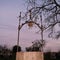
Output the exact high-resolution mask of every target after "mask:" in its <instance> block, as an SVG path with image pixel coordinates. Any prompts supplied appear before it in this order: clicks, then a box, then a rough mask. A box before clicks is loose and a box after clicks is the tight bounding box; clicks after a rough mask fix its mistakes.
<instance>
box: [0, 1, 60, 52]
mask: <svg viewBox="0 0 60 60" xmlns="http://www.w3.org/2000/svg"><path fill="white" fill-rule="evenodd" d="M20 11H22V12H25V11H26V5H25V0H0V45H7V46H8V47H12V46H14V45H16V44H17V27H18V20H19V19H18V16H19V13H20ZM38 30H39V28H38V27H37V28H34V27H33V28H31V29H29V27H28V26H27V25H25V26H23V28H22V29H21V33H20V42H19V44H20V46H21V47H24V48H25V47H27V46H31V44H32V43H31V42H32V41H34V40H39V39H40V34H36V33H35V32H37V31H38ZM46 36H47V35H44V38H45V40H46V47H45V50H47V48H48V49H51V51H58V50H59V48H60V40H56V39H55V40H54V39H53V40H52V39H48V38H47V37H46Z"/></svg>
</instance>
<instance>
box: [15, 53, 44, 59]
mask: <svg viewBox="0 0 60 60" xmlns="http://www.w3.org/2000/svg"><path fill="white" fill-rule="evenodd" d="M16 60H44V57H43V53H42V52H17V54H16Z"/></svg>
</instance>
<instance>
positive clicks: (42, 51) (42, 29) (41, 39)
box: [40, 13, 43, 52]
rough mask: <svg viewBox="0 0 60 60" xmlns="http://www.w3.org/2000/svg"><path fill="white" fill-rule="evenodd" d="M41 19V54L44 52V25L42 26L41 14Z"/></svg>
mask: <svg viewBox="0 0 60 60" xmlns="http://www.w3.org/2000/svg"><path fill="white" fill-rule="evenodd" d="M40 18H41V43H42V48H41V52H43V24H42V14H41V13H40Z"/></svg>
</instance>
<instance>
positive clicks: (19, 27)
mask: <svg viewBox="0 0 60 60" xmlns="http://www.w3.org/2000/svg"><path fill="white" fill-rule="evenodd" d="M20 21H21V12H20V16H19V25H18V39H17V52H18V46H19V35H20V34H19V32H20Z"/></svg>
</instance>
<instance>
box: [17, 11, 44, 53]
mask: <svg viewBox="0 0 60 60" xmlns="http://www.w3.org/2000/svg"><path fill="white" fill-rule="evenodd" d="M29 16H30V19H31V15H29ZM20 21H21V12H20V16H19V25H18V39H17V52H18V46H19V35H20V30H21V28H22V27H23V26H24V25H25V24H28V23H30V22H32V23H33V24H35V25H37V27H38V28H39V29H40V30H41V42H42V43H41V44H42V45H43V41H44V40H43V31H44V28H43V25H42V18H41V26H40V25H39V23H36V22H35V21H32V20H30V21H25V22H24V23H22V24H21V25H20ZM41 51H43V46H42V49H41Z"/></svg>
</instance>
